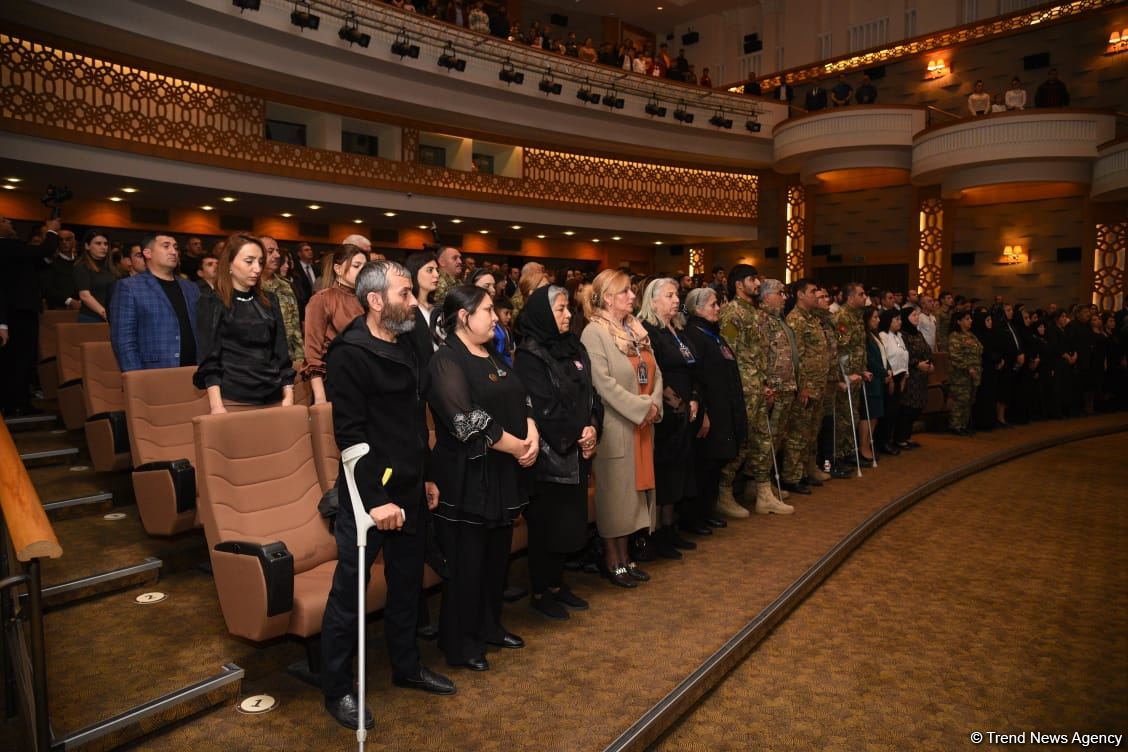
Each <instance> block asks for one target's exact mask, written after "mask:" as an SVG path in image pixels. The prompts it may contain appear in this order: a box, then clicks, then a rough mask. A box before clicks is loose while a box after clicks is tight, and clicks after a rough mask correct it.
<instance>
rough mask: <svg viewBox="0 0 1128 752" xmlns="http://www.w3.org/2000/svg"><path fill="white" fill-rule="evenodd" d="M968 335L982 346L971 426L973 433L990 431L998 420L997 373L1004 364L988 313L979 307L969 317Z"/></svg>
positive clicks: (1004, 360)
mask: <svg viewBox="0 0 1128 752" xmlns="http://www.w3.org/2000/svg"><path fill="white" fill-rule="evenodd" d="M971 333H972V334H974V335H975V338H976V339H978V340H979V344H981V345H983V358H982V365H981V366H980V369H979V372H980V373H981V374H983V376H982V380H981V381H980V382H979V390H978V391H977V392H976V393H975V404H974V405H973V406H972V408H971V425H972V427H974V428H975V430H977V431H990V430H991V429H993V428H995V426H996V425H998V421H999V418H998V415H997V414H996V412H995V402H996V400H997V395H998V393H999V373H1000V372H1001V371H1002V370H1003V367H1004V366H1005V365H1006V359H1005V358H1004V356H1003V354H1002V352H1000V351H999V347H998V342H997V341H996V338H995V332H994V321H993V320H992V319H991V312H990V311H988V310H987V309H985V308H983V309H980V310H977V311H976V312H975V313H973V314H972V317H971Z"/></svg>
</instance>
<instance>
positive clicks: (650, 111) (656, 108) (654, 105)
mask: <svg viewBox="0 0 1128 752" xmlns="http://www.w3.org/2000/svg"><path fill="white" fill-rule="evenodd" d="M646 114H647V115H650V116H652V117H660V118H664V117H666V108H665V107H662V106H660V105H659V104H658V97H654V98H653V99H651V100H650V101H649V102H647V103H646Z"/></svg>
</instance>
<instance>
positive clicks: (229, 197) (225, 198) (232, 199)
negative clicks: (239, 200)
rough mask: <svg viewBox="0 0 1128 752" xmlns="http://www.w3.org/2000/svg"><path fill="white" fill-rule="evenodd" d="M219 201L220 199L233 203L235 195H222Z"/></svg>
mask: <svg viewBox="0 0 1128 752" xmlns="http://www.w3.org/2000/svg"><path fill="white" fill-rule="evenodd" d="M220 201H222V202H223V203H225V204H233V203H235V197H234V196H224V197H222V198H221V199H220Z"/></svg>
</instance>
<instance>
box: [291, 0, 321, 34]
mask: <svg viewBox="0 0 1128 752" xmlns="http://www.w3.org/2000/svg"><path fill="white" fill-rule="evenodd" d="M299 6H300V7H301V10H299V9H298V8H299ZM290 23H292V24H293V25H294V26H297V27H298V28H299V29H301V30H302V31H305V30H306V29H309V30H310V31H317V27H319V26H321V16H315V15H313V11H312V10H310V7H309V2H307V0H296V2H295V3H294V11H293V12H292V13H291V14H290Z"/></svg>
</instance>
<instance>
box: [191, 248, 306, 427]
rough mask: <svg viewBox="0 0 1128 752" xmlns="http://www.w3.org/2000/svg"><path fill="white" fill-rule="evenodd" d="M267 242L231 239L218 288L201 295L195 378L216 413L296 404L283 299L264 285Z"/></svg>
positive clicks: (218, 274)
mask: <svg viewBox="0 0 1128 752" xmlns="http://www.w3.org/2000/svg"><path fill="white" fill-rule="evenodd" d="M265 258H266V254H265V252H264V251H263V247H262V243H260V242H259V240H258V239H257V238H253V237H251V236H249V235H232V236H231V237H230V238H228V239H227V244H226V246H225V250H224V252H223V255H222V256H221V257H220V259H219V269H218V270H217V272H216V280H215V290H214V291H208V292H205V293H204V294H203V295H202V296H201V297H200V302H199V304H198V306H197V309H196V331H197V336H198V338H199V342H200V365H199V367H198V368H197V369H196V374H195V376H194V377H193V381H194V382H195V384H196V388H197V389H207V392H208V402H209V403H210V405H211V412H212V415H216V414H218V413H225V412H227V411H228V409H230V408H236V409H239V408H246V407H256V406H263V405H271V404H275V403H277V402H281V403H282V404H283V405H292V404H294V368H293V364H292V361H291V360H290V352H289V349H288V348H287V346H286V326H285V324H283V322H282V313H281V309H280V308H279V306H278V299H277V298H275V297H274V295H272V294H271V293H268V292H264V291H263V290H262V288H261V287H259V276H260V275H261V274H262V264H263V260H264V259H265Z"/></svg>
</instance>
